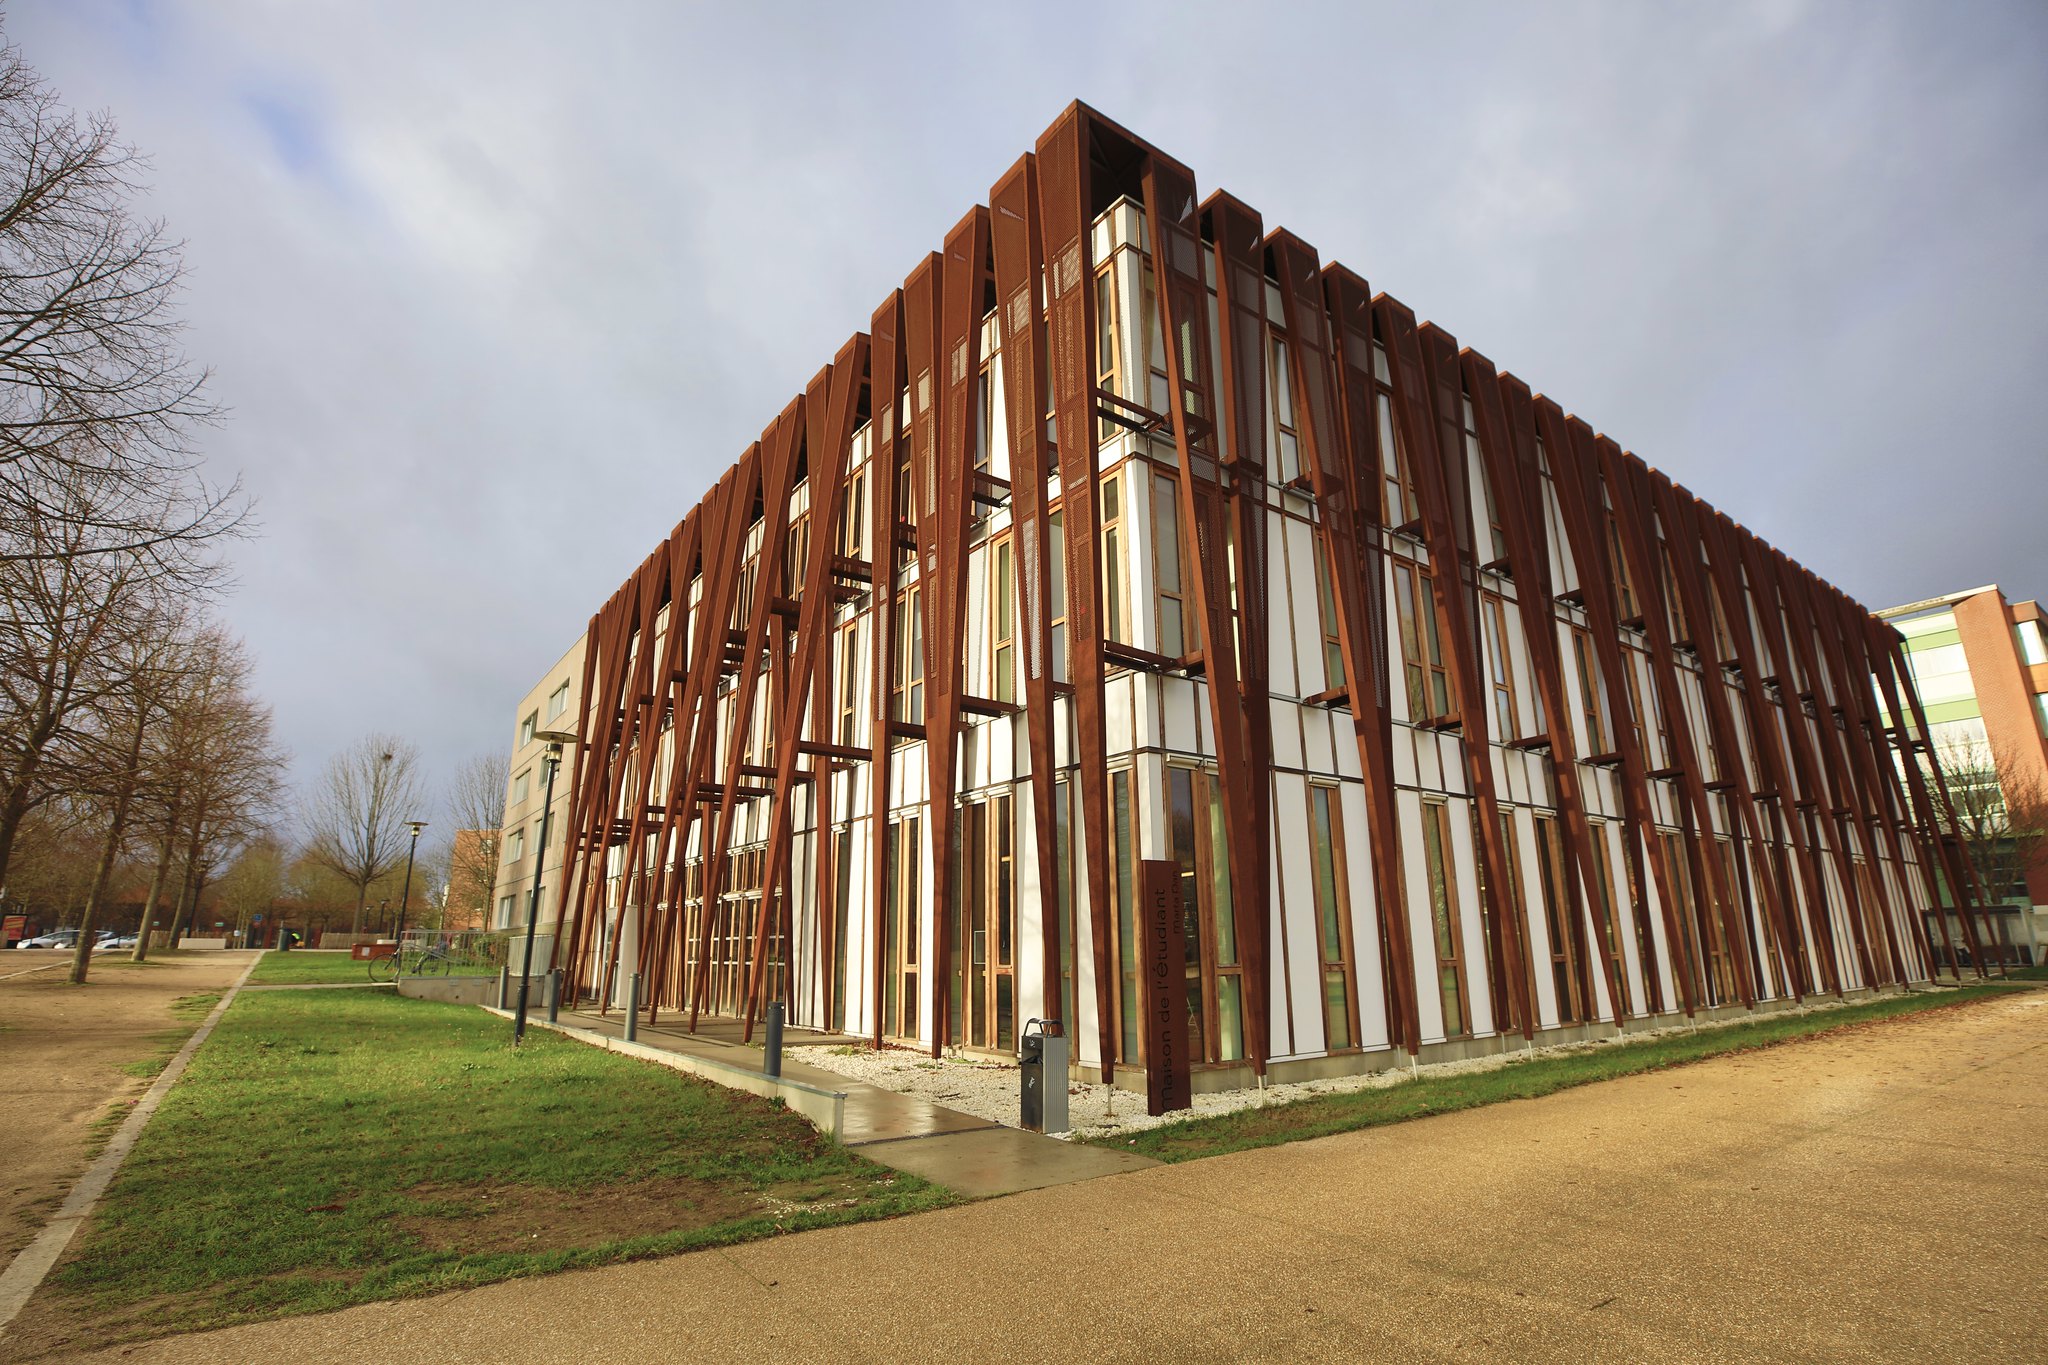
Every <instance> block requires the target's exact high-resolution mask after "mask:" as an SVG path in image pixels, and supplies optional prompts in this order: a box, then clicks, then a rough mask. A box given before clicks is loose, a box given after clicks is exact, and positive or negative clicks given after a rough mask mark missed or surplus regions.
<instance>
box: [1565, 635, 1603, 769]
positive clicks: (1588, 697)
mask: <svg viewBox="0 0 2048 1365" xmlns="http://www.w3.org/2000/svg"><path fill="white" fill-rule="evenodd" d="M1572 657H1573V658H1574V659H1575V660H1577V661H1578V665H1579V708H1580V714H1581V715H1582V716H1583V717H1584V718H1585V722H1586V753H1587V755H1588V756H1589V757H1591V756H1593V755H1596V754H1605V753H1608V752H1609V751H1610V746H1609V744H1608V741H1607V711H1606V707H1605V706H1604V705H1603V704H1602V703H1603V700H1604V698H1603V697H1602V695H1601V692H1600V663H1599V660H1598V659H1597V658H1596V657H1595V656H1594V654H1593V636H1592V634H1591V632H1589V631H1587V630H1586V629H1585V628H1584V627H1582V626H1573V627H1572Z"/></svg>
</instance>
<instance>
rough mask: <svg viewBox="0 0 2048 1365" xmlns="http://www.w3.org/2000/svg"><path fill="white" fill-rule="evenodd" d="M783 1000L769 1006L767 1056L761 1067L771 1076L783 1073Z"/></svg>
mask: <svg viewBox="0 0 2048 1365" xmlns="http://www.w3.org/2000/svg"><path fill="white" fill-rule="evenodd" d="M782 1012H783V1011H782V1002H781V1001H780V1000H777V1001H774V1002H772V1003H771V1004H770V1005H769V1006H768V1038H767V1045H766V1047H767V1056H766V1057H764V1058H763V1059H762V1061H761V1069H762V1070H763V1071H765V1072H767V1073H768V1074H769V1075H770V1076H780V1075H781V1074H782Z"/></svg>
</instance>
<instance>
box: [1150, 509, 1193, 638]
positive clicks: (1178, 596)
mask: <svg viewBox="0 0 2048 1365" xmlns="http://www.w3.org/2000/svg"><path fill="white" fill-rule="evenodd" d="M1179 490H1180V486H1179V484H1178V483H1176V482H1175V481H1174V480H1173V479H1171V478H1168V477H1167V476H1166V475H1164V474H1160V475H1156V476H1154V478H1153V480H1152V573H1153V582H1154V584H1155V585H1156V586H1157V588H1158V599H1159V621H1158V629H1159V652H1160V653H1161V654H1164V655H1165V656H1166V657H1167V658H1169V659H1178V658H1179V657H1180V656H1181V655H1183V654H1185V653H1187V629H1186V623H1187V603H1186V593H1185V591H1184V590H1183V583H1182V565H1181V537H1180V496H1179Z"/></svg>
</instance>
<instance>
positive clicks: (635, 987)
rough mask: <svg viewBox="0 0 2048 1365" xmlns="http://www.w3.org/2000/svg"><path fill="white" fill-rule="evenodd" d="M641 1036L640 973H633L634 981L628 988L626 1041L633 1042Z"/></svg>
mask: <svg viewBox="0 0 2048 1365" xmlns="http://www.w3.org/2000/svg"><path fill="white" fill-rule="evenodd" d="M639 1036H640V973H638V972H635V973H633V979H632V981H631V982H630V983H628V984H627V986H626V1041H627V1042H629V1043H630V1042H632V1041H633V1040H634V1039H635V1038H638V1037H639Z"/></svg>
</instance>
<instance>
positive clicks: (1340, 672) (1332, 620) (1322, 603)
mask: <svg viewBox="0 0 2048 1365" xmlns="http://www.w3.org/2000/svg"><path fill="white" fill-rule="evenodd" d="M1311 557H1312V558H1313V559H1314V560H1315V564H1316V619H1317V620H1318V621H1319V622H1320V623H1321V625H1322V633H1323V676H1324V677H1325V678H1326V679H1327V680H1328V681H1327V682H1326V683H1325V684H1324V685H1325V686H1327V687H1331V688H1338V687H1342V686H1344V644H1343V638H1342V637H1341V636H1340V635H1339V634H1338V631H1337V593H1336V590H1335V588H1334V586H1333V585H1332V584H1331V582H1330V566H1329V557H1328V556H1327V555H1325V554H1324V553H1323V544H1322V540H1321V538H1320V537H1318V538H1317V540H1316V542H1315V549H1314V550H1313V551H1311Z"/></svg>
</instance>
